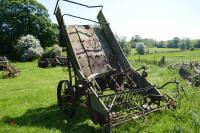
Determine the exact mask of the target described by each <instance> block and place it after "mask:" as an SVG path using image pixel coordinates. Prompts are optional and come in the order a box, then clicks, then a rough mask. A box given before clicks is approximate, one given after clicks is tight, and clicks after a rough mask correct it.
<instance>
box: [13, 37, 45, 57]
mask: <svg viewBox="0 0 200 133" xmlns="http://www.w3.org/2000/svg"><path fill="white" fill-rule="evenodd" d="M16 51H17V56H18V59H20V60H21V61H27V60H33V59H36V58H38V57H40V56H41V55H42V54H43V52H44V51H43V48H42V47H41V45H40V41H39V40H38V39H36V38H35V37H34V36H32V35H26V36H22V37H21V38H20V39H19V40H18V43H17V46H16Z"/></svg>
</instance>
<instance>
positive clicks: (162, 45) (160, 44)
mask: <svg viewBox="0 0 200 133" xmlns="http://www.w3.org/2000/svg"><path fill="white" fill-rule="evenodd" d="M166 45H167V44H166V42H164V41H160V42H157V43H156V47H157V48H165V47H166Z"/></svg>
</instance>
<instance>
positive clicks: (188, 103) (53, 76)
mask: <svg viewBox="0 0 200 133" xmlns="http://www.w3.org/2000/svg"><path fill="white" fill-rule="evenodd" d="M163 54H164V55H166V56H170V57H171V58H172V59H175V58H176V57H177V56H181V55H184V56H187V57H188V58H191V59H198V58H199V57H198V56H199V55H200V51H199V50H196V51H185V52H175V53H157V54H154V55H151V54H150V55H144V58H146V59H148V58H150V57H151V56H156V57H157V56H158V57H162V56H163ZM137 58H138V56H137V55H135V56H134V55H132V56H131V57H129V59H131V60H136V59H137ZM143 64H144V63H137V64H135V62H133V63H132V65H133V66H134V67H135V68H139V67H140V66H141V65H143ZM13 65H15V66H16V67H17V68H19V69H20V70H21V74H20V75H19V76H18V77H16V78H11V79H0V133H94V132H101V130H100V128H99V126H98V125H97V126H96V125H94V124H93V123H92V122H91V120H90V119H89V116H88V113H87V110H86V109H84V108H82V107H78V111H77V113H76V115H75V117H73V118H69V117H67V116H65V115H63V114H62V113H61V112H60V111H59V109H58V107H57V101H56V87H57V83H58V82H59V80H61V79H66V78H67V77H68V76H67V72H66V71H63V70H62V68H59V67H57V68H48V69H41V68H38V67H37V62H36V61H34V62H28V63H13ZM149 65H150V69H149V71H148V72H149V76H148V80H150V82H151V83H152V84H155V85H157V86H160V85H162V84H164V83H165V82H166V81H170V80H174V79H175V78H177V79H179V80H180V81H181V82H182V83H183V85H184V88H185V90H186V93H187V95H188V100H187V99H186V98H185V97H184V95H183V94H181V95H180V97H179V98H178V99H177V100H178V106H177V109H176V110H163V111H161V112H156V113H153V114H150V115H149V116H146V117H144V118H142V119H138V120H135V121H132V122H129V123H127V124H125V125H122V126H120V127H118V128H116V129H114V132H116V133H128V132H131V133H134V132H139V133H140V132H141V133H147V132H148V133H161V132H164V133H198V132H200V91H199V89H197V88H193V89H190V88H189V87H188V86H187V84H186V83H185V82H184V81H183V80H181V79H180V77H179V75H178V72H177V71H176V70H171V71H169V70H168V69H167V68H166V67H158V66H157V65H154V64H149ZM161 91H162V92H163V93H168V94H171V95H174V94H175V91H176V89H175V86H173V85H171V86H169V87H168V88H166V89H164V90H161Z"/></svg>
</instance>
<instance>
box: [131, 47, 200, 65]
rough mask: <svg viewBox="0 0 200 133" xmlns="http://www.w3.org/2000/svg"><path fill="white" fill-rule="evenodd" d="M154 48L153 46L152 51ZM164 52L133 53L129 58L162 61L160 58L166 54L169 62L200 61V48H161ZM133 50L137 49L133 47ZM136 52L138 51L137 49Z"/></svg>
mask: <svg viewBox="0 0 200 133" xmlns="http://www.w3.org/2000/svg"><path fill="white" fill-rule="evenodd" d="M153 50H154V48H152V51H153ZM160 50H161V51H162V52H157V53H152V54H146V55H138V54H136V53H135V54H132V55H131V56H129V60H132V61H137V60H141V61H144V62H145V61H147V62H148V61H152V62H153V61H154V60H155V61H160V59H161V58H162V57H163V56H165V59H166V61H168V62H172V63H173V62H189V61H191V60H192V61H197V62H199V63H200V49H196V50H194V51H184V52H183V51H178V49H171V51H170V49H169V48H166V50H165V49H164V48H161V49H160ZM132 51H135V49H133V50H132ZM135 52H136V51H135Z"/></svg>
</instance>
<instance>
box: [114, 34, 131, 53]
mask: <svg viewBox="0 0 200 133" xmlns="http://www.w3.org/2000/svg"><path fill="white" fill-rule="evenodd" d="M115 38H116V39H117V41H118V43H119V45H120V47H121V48H122V50H123V52H124V54H125V55H126V56H127V55H128V54H129V53H130V51H131V45H130V43H129V42H127V39H126V37H124V36H122V37H119V36H118V35H117V34H116V35H115Z"/></svg>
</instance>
